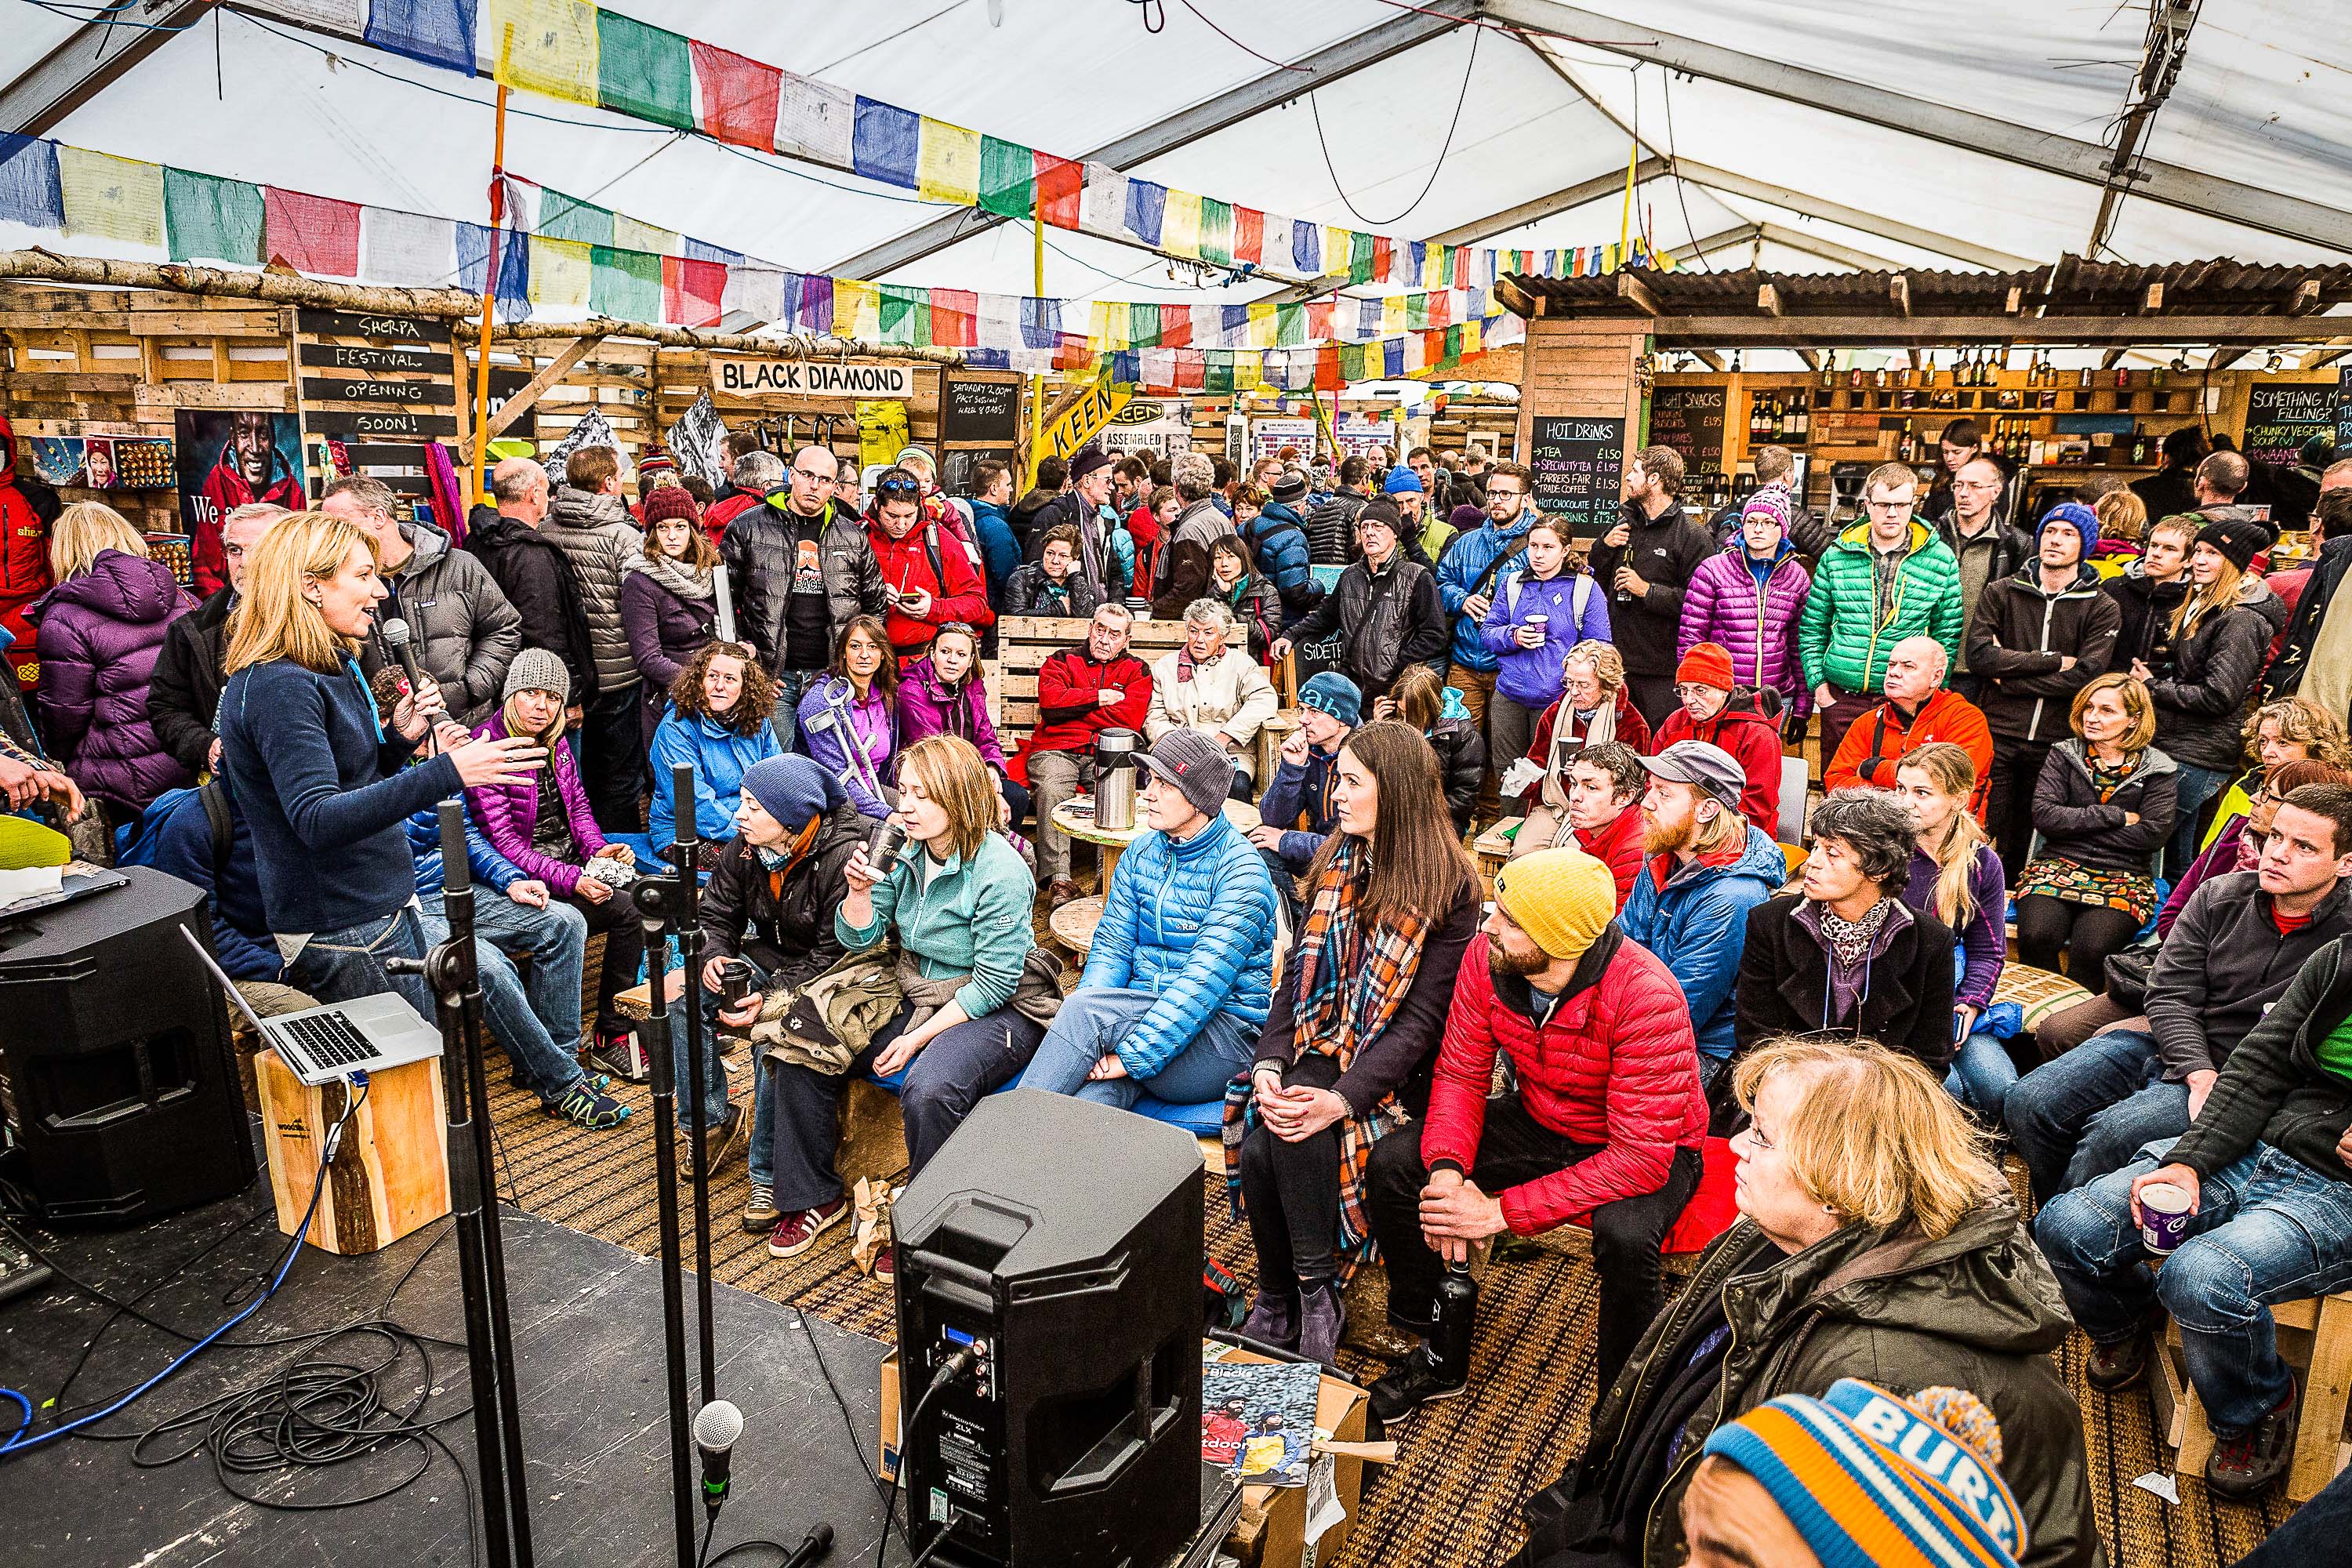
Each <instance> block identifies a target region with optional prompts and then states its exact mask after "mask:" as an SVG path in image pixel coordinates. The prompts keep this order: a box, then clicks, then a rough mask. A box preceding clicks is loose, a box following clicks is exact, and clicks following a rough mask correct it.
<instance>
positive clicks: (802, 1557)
mask: <svg viewBox="0 0 2352 1568" xmlns="http://www.w3.org/2000/svg"><path fill="white" fill-rule="evenodd" d="M832 1550H833V1526H831V1525H829V1524H820V1525H818V1526H817V1527H816V1528H815V1529H814V1530H812V1531H809V1532H808V1533H807V1534H806V1535H803V1537H801V1543H800V1544H799V1545H798V1546H796V1547H794V1548H793V1554H792V1555H791V1556H790V1557H787V1558H785V1559H784V1561H783V1563H782V1564H781V1565H780V1568H812V1564H814V1563H817V1562H818V1561H820V1560H821V1559H822V1558H823V1557H824V1554H825V1553H826V1552H830V1551H832Z"/></svg>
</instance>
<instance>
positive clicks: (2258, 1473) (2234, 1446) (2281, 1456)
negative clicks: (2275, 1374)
mask: <svg viewBox="0 0 2352 1568" xmlns="http://www.w3.org/2000/svg"><path fill="white" fill-rule="evenodd" d="M2294 1417H2295V1391H2294V1387H2293V1386H2292V1385H2290V1386H2289V1387H2288V1389H2287V1391H2286V1397H2285V1398H2284V1399H2283V1400H2281V1401H2279V1403H2278V1406H2277V1408H2276V1409H2274V1410H2273V1411H2272V1412H2271V1413H2270V1414H2269V1415H2265V1416H2263V1418H2262V1419H2261V1420H2259V1421H2257V1422H2255V1423H2254V1424H2253V1425H2252V1426H2249V1427H2247V1428H2246V1429H2245V1430H2244V1431H2242V1432H2232V1433H2230V1434H2228V1435H2227V1436H2224V1435H2223V1434H2221V1433H2220V1432H2215V1433H2214V1434H2213V1451H2212V1452H2211V1453H2210V1454H2209V1455H2207V1456H2206V1458H2205V1485H2206V1487H2207V1488H2208V1489H2210V1491H2211V1492H2212V1493H2213V1495H2214V1496H2216V1497H2219V1498H2225V1499H2227V1500H2230V1501H2231V1502H2252V1500H2254V1499H2256V1498H2258V1497H2260V1496H2262V1494H2263V1493H2264V1492H2266V1491H2268V1490H2270V1489H2271V1488H2272V1487H2273V1486H2275V1485H2277V1484H2278V1481H2279V1479H2281V1478H2282V1477H2284V1475H2285V1474H2286V1472H2287V1468H2288V1467H2289V1466H2290V1465H2292V1464H2293V1463H2294Z"/></svg>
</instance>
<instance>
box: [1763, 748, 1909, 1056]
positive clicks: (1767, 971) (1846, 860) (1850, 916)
mask: <svg viewBox="0 0 2352 1568" xmlns="http://www.w3.org/2000/svg"><path fill="white" fill-rule="evenodd" d="M1912 821H1913V817H1912V813H1911V807H1910V806H1909V805H1906V804H1905V802H1904V801H1903V799H1902V797H1901V796H1899V795H1896V794H1895V792H1894V791H1893V790H1883V789H1869V790H1864V789H1853V790H1843V791H1841V792H1840V793H1838V794H1836V795H1832V796H1830V797H1829V798H1828V799H1827V800H1824V801H1823V802H1822V804H1821V805H1819V806H1817V807H1816V808H1815V809H1814V811H1813V824H1812V827H1813V852H1812V854H1811V856H1809V857H1807V858H1806V860H1805V869H1804V885H1803V889H1802V891H1801V892H1796V893H1790V894H1785V895H1782V896H1780V897H1778V898H1774V899H1770V900H1766V901H1765V902H1763V903H1761V904H1759V905H1757V906H1756V908H1755V909H1753V910H1749V911H1748V944H1747V946H1746V947H1745V948H1744V949H1742V951H1741V952H1740V955H1739V980H1738V999H1739V1011H1738V1017H1737V1021H1736V1024H1735V1027H1734V1031H1733V1032H1734V1034H1735V1035H1736V1037H1737V1038H1738V1047H1739V1049H1740V1050H1741V1051H1743V1052H1744V1051H1749V1050H1753V1049H1754V1048H1755V1047H1757V1046H1758V1045H1759V1044H1761V1043H1762V1042H1764V1041H1766V1040H1769V1039H1774V1038H1777V1037H1780V1036H1782V1035H1813V1034H1821V1035H1831V1036H1836V1037H1843V1038H1846V1039H1870V1040H1877V1041H1880V1042H1882V1043H1883V1044H1885V1045H1887V1046H1890V1047H1893V1048H1895V1050H1898V1051H1904V1052H1907V1053H1908V1054H1910V1055H1912V1056H1915V1057H1916V1058H1919V1059H1920V1060H1921V1061H1923V1062H1925V1063H1927V1066H1929V1067H1931V1068H1935V1069H1936V1071H1937V1073H1938V1074H1939V1075H1940V1074H1941V1073H1942V1072H1943V1070H1944V1068H1946V1067H1948V1065H1950V1062H1951V1059H1952V928H1951V927H1949V926H1948V925H1946V924H1945V923H1944V922H1943V921H1939V920H1937V918H1936V917H1935V916H1933V915H1928V914H1917V913H1914V912H1913V910H1911V908H1910V906H1909V905H1907V904H1906V903H1905V902H1904V901H1903V889H1904V887H1905V886H1906V883H1908V881H1909V880H1910V877H1911V856H1912V853H1913V848H1914V846H1913V842H1912V841H1913V839H1914V837H1916V834H1915V830H1914V829H1913V827H1912Z"/></svg>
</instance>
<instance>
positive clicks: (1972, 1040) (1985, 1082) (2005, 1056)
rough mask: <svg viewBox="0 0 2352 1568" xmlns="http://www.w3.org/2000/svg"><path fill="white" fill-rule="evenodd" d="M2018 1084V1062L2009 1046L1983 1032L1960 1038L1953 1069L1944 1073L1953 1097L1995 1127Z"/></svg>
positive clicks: (1946, 1086)
mask: <svg viewBox="0 0 2352 1568" xmlns="http://www.w3.org/2000/svg"><path fill="white" fill-rule="evenodd" d="M2016 1085H2017V1064H2016V1063H2015V1062H2013V1061H2011V1060H2010V1059H2009V1047H2007V1046H2004V1045H2003V1044H2001V1042H2000V1041H1999V1040H1997V1039H1995V1038H1994V1037H1992V1036H1990V1035H1988V1034H1984V1033H1982V1032H1979V1033H1977V1034H1973V1035H1970V1036H1969V1037H1968V1038H1967V1039H1965V1040H1962V1041H1961V1042H1960V1048H1959V1051H1958V1054H1957V1055H1955V1056H1954V1057H1953V1058H1952V1067H1951V1070H1950V1071H1949V1072H1947V1073H1946V1074H1945V1075H1944V1087H1945V1088H1946V1089H1949V1090H1950V1091H1951V1095H1952V1098H1953V1099H1954V1100H1958V1101H1959V1102H1960V1103H1961V1104H1962V1105H1965V1106H1967V1107H1968V1108H1969V1110H1973V1111H1975V1112H1976V1113H1977V1114H1978V1115H1979V1116H1981V1117H1983V1118H1984V1119H1985V1120H1986V1121H1990V1122H1991V1123H1992V1124H1993V1125H1995V1126H1996V1127H1997V1126H1999V1125H2000V1121H2001V1111H2002V1109H2003V1107H2004V1105H2005V1104H2006V1102H2007V1101H2008V1100H2009V1091H2010V1090H2011V1089H2013V1088H2015V1087H2016Z"/></svg>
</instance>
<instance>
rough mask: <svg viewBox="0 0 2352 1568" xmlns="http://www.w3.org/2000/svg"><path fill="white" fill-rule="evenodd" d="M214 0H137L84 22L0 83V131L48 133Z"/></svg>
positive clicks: (191, 23) (201, 15)
mask: <svg viewBox="0 0 2352 1568" xmlns="http://www.w3.org/2000/svg"><path fill="white" fill-rule="evenodd" d="M213 4H214V0H137V10H136V11H135V12H134V13H133V14H131V15H130V16H124V15H122V14H121V13H119V12H115V13H110V14H109V15H108V16H107V18H106V19H105V20H103V21H95V22H86V23H84V24H83V25H82V26H79V27H78V28H76V29H75V30H74V31H73V32H72V33H71V34H70V35H68V37H67V38H66V40H65V41H64V42H63V43H61V44H59V45H58V47H56V48H54V49H51V50H50V51H49V52H48V53H47V54H46V55H43V56H42V57H41V58H39V59H38V60H37V61H35V62H34V63H33V65H32V66H31V67H29V68H26V70H25V72H24V73H23V74H22V75H20V76H18V77H17V78H16V80H14V81H12V82H10V83H8V84H7V85H6V86H5V87H0V131H13V132H16V133H17V134H19V135H23V136H47V134H48V133H49V132H52V131H55V130H56V129H57V128H58V125H59V124H60V123H61V122H62V121H64V120H65V118H66V116H67V115H68V114H71V113H72V112H73V111H74V110H77V109H79V108H80V107H81V106H82V105H83V104H85V103H88V102H89V100H91V99H93V98H96V97H97V96H98V95H99V94H100V93H101V92H103V91H105V90H106V89H107V88H109V87H110V86H111V85H113V83H114V82H115V81H116V80H117V79H120V78H121V76H122V74H123V73H124V72H125V71H128V70H129V69H130V68H131V67H132V66H135V65H137V64H138V63H139V62H140V61H141V60H143V59H145V58H147V57H148V56H150V55H152V54H153V53H154V52H155V51H156V50H157V49H159V48H161V47H163V45H164V44H166V43H167V42H169V41H170V40H171V37H172V36H173V34H174V33H179V32H184V31H185V30H186V29H188V28H190V27H193V26H195V25H196V24H197V23H198V22H200V21H202V20H203V19H204V15H205V12H207V11H209V10H211V9H212V8H213Z"/></svg>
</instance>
